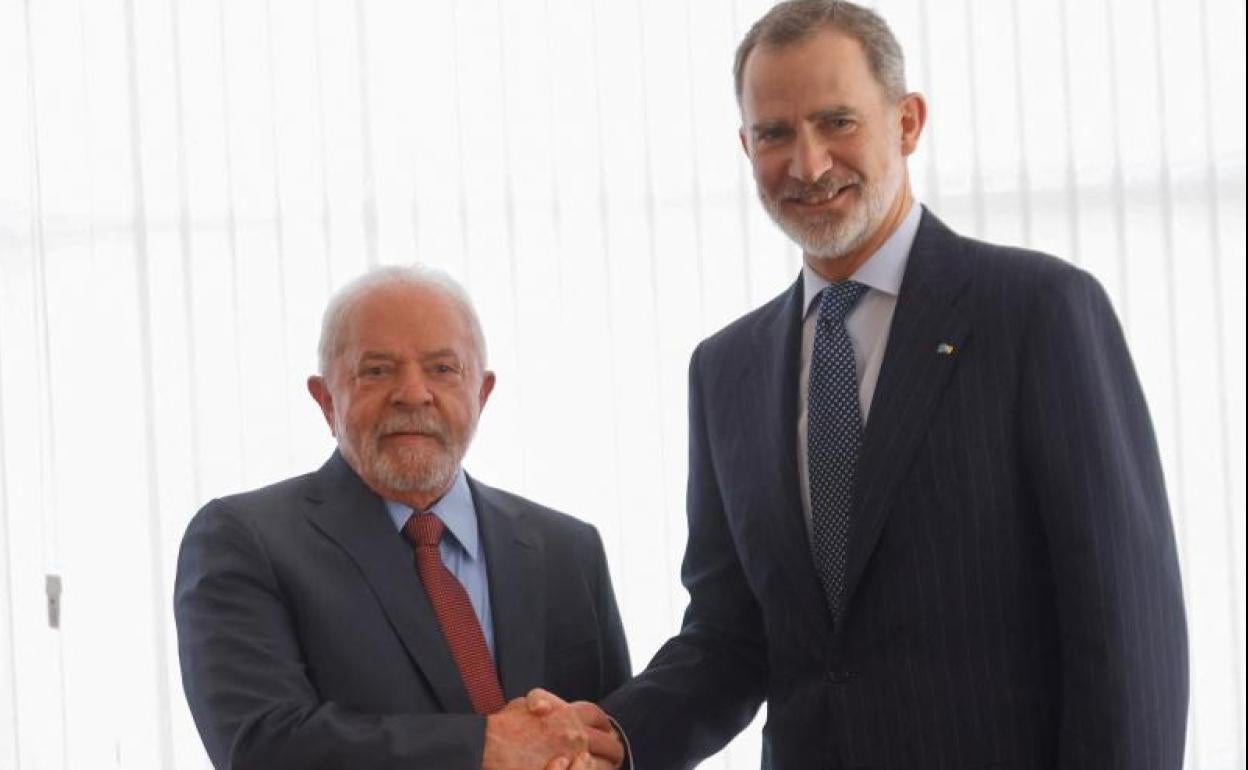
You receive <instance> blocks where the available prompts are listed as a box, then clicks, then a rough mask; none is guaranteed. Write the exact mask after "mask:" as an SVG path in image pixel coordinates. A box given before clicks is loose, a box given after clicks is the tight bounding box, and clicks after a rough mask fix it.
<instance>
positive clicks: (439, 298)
mask: <svg viewBox="0 0 1248 770" xmlns="http://www.w3.org/2000/svg"><path fill="white" fill-rule="evenodd" d="M344 327H345V328H344V330H343V334H342V343H343V344H342V349H341V350H340V351H339V352H338V354H337V355H336V356H335V357H334V359H333V361H332V364H331V366H330V371H328V372H326V376H325V377H312V378H310V379H309V380H308V388H309V390H310V391H311V392H312V396H313V397H314V398H315V399H316V401H317V403H318V404H319V405H320V407H321V411H322V412H323V413H324V414H325V419H326V421H327V422H328V423H329V426H330V429H331V430H332V431H333V433H334V436H335V437H336V438H337V440H338V448H339V450H340V451H341V452H342V455H343V457H344V458H345V459H346V461H347V464H348V465H350V466H351V467H352V468H353V469H354V470H355V472H356V473H357V474H359V476H360V478H362V479H363V480H364V481H365V483H367V484H368V486H369V487H371V488H372V489H373V490H374V491H376V492H377V493H378V494H380V495H382V496H383V497H387V498H390V499H397V500H402V501H404V502H409V504H412V502H410V501H415V502H418V503H419V505H420V507H422V508H424V507H427V506H428V505H430V504H432V503H433V502H434V501H436V500H437V498H439V497H441V496H442V494H443V493H445V492H446V490H447V489H448V488H449V487H450V485H451V483H452V481H454V478H455V474H456V472H457V471H458V469H459V465H460V462H461V461H462V460H463V457H464V453H465V452H467V451H468V444H469V443H470V442H471V440H472V435H473V432H474V431H475V430H476V427H477V418H478V417H479V416H480V414H481V409H482V407H484V406H485V402H486V399H487V398H488V397H489V394H490V391H491V389H492V388H493V386H494V375H493V374H492V373H490V372H483V371H482V370H481V365H480V362H479V361H478V358H477V351H476V348H475V344H474V342H473V337H472V331H471V328H470V327H469V324H468V321H467V319H466V318H465V317H464V316H463V314H462V313H461V312H460V310H459V308H458V307H457V306H456V304H455V302H454V301H453V300H452V299H451V298H450V297H448V296H447V295H446V294H445V293H444V292H442V291H441V290H439V289H437V288H433V287H424V286H422V287H412V286H402V285H389V286H383V287H380V288H377V289H373V290H371V291H369V292H367V293H366V294H364V295H363V296H361V297H360V298H357V300H356V301H355V303H354V304H353V306H352V308H351V310H350V312H349V313H348V316H347V318H346V320H345V321H344Z"/></svg>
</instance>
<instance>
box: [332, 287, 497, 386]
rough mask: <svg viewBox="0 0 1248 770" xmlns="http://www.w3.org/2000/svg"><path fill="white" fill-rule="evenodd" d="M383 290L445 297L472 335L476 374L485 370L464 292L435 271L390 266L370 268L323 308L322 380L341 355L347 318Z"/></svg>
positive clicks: (480, 335)
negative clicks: (423, 291)
mask: <svg viewBox="0 0 1248 770" xmlns="http://www.w3.org/2000/svg"><path fill="white" fill-rule="evenodd" d="M386 286H409V287H412V288H419V289H436V290H438V291H440V292H442V293H443V294H445V295H446V296H447V297H449V298H450V299H451V300H452V301H453V302H454V303H455V305H456V306H457V307H458V308H459V311H460V313H462V314H463V317H464V320H465V321H466V322H467V323H468V329H469V331H470V332H471V333H472V343H473V347H474V348H476V350H475V352H476V359H477V360H476V365H477V368H478V370H483V369H485V366H486V351H485V334H484V332H482V331H481V320H480V319H479V318H477V311H476V310H475V309H474V308H473V306H472V300H471V299H470V298H469V297H468V292H466V291H464V287H463V286H461V285H460V284H459V282H458V281H456V280H455V279H454V278H452V277H451V276H449V275H447V274H446V273H445V272H443V271H441V270H438V269H437V268H433V267H428V266H426V265H390V266H385V267H378V268H374V269H372V270H370V271H368V272H367V273H365V274H364V275H361V276H360V277H358V278H356V279H354V280H352V281H351V282H350V283H348V284H347V285H346V286H343V287H342V288H340V289H339V290H338V291H336V292H334V294H333V296H331V297H330V298H329V304H328V305H326V306H325V315H323V316H322V317H321V339H320V342H319V343H318V344H317V357H318V359H319V360H318V366H319V370H320V374H321V376H322V377H324V376H326V374H327V373H328V372H329V368H330V364H331V363H332V362H333V360H334V358H336V357H337V356H338V354H339V353H341V352H342V348H343V346H344V345H345V344H346V343H345V341H344V340H343V331H344V328H345V326H346V321H347V318H348V316H350V315H351V311H352V310H354V309H355V306H356V304H357V303H359V301H360V300H361V299H362V298H363V297H364V296H365V295H367V294H369V293H370V292H372V291H373V290H375V289H380V288H382V287H386Z"/></svg>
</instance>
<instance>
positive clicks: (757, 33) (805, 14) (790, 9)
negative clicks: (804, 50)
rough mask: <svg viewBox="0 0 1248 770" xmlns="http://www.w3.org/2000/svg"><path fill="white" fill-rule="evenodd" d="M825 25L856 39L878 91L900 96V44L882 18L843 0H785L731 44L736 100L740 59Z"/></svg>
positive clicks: (903, 80)
mask: <svg viewBox="0 0 1248 770" xmlns="http://www.w3.org/2000/svg"><path fill="white" fill-rule="evenodd" d="M824 28H831V29H835V30H837V31H838V32H842V33H844V34H845V35H847V36H849V37H851V38H853V39H854V40H857V41H858V43H859V44H860V45H861V46H862V50H863V52H865V53H866V55H867V64H868V66H870V68H871V74H872V75H874V76H875V80H876V82H877V83H879V84H880V87H881V88H883V89H884V95H885V96H886V97H888V98H889V99H891V100H893V101H898V100H900V99H901V97H903V96H905V95H906V63H905V58H904V56H903V55H902V53H901V45H900V44H898V42H897V38H895V37H893V31H892V30H891V29H889V28H888V23H887V22H885V21H884V19H883V18H881V17H880V16H879V14H877V13H876V12H875V11H872V10H871V9H869V8H863V7H862V6H860V5H855V4H853V3H849V2H845V0H785V2H782V3H777V4H776V5H775V6H773V7H772V9H771V10H770V11H768V12H767V13H765V14H764V15H763V17H762V18H761V19H759V20H758V21H756V22H754V26H752V27H750V31H749V32H747V33H745V37H744V38H743V39H742V40H741V44H740V45H738V46H737V55H736V58H735V59H734V60H733V65H732V76H733V85H734V86H735V88H736V93H737V103H738V104H739V103H740V102H741V91H742V88H743V87H744V83H743V79H744V76H745V60H746V59H748V58H749V57H750V53H751V52H752V51H753V50H754V49H755V48H757V47H758V46H759V45H764V46H768V47H771V48H784V47H785V46H789V45H793V44H794V43H799V42H802V41H803V40H805V39H806V38H808V37H810V36H811V35H813V34H814V33H815V32H817V31H819V30H820V29H824Z"/></svg>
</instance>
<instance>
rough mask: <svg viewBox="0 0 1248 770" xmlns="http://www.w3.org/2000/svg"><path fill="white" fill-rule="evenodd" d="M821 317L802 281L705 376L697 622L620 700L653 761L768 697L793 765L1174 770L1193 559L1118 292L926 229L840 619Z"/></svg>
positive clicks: (871, 452)
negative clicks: (1187, 579) (827, 475)
mask: <svg viewBox="0 0 1248 770" xmlns="http://www.w3.org/2000/svg"><path fill="white" fill-rule="evenodd" d="M801 297H802V287H801V281H800V280H799V281H798V283H797V285H795V286H794V287H793V288H792V290H790V291H788V292H786V293H785V294H783V295H781V296H779V297H777V298H776V299H775V300H773V301H771V302H770V303H768V304H767V305H764V306H763V307H761V308H759V309H758V310H756V311H754V312H752V313H750V314H748V315H746V316H745V317H743V318H741V319H740V320H738V321H736V322H735V323H733V324H731V325H730V326H728V327H727V328H725V329H724V330H722V331H720V332H719V333H718V334H716V335H715V336H713V337H711V338H709V339H707V340H706V341H705V342H703V343H702V344H701V345H700V346H699V347H698V349H697V351H696V352H695V353H694V355H693V360H692V363H691V366H690V403H689V414H690V417H689V422H690V438H689V465H690V468H689V489H688V515H689V542H688V547H687V550H686V552H685V561H684V567H683V571H682V578H683V581H684V584H685V586H686V587H687V588H688V590H689V593H690V603H689V607H688V610H687V612H686V614H685V620H684V624H683V627H682V630H681V632H680V634H679V635H678V636H677V637H675V638H673V639H672V640H670V641H669V642H668V643H667V644H666V645H665V646H664V647H663V648H662V649H661V650H660V651H659V653H658V654H657V655H656V656H655V658H654V660H653V661H652V662H651V663H650V666H649V667H648V668H647V670H646V671H645V672H644V673H642V674H641V675H640V676H638V677H637V678H636V679H635V680H633V681H632V682H631V683H629V684H628V685H626V686H625V687H624V688H623V689H622V690H620V691H618V692H616V693H615V694H613V695H612V696H610V697H609V698H608V699H607V701H606V702H605V704H604V705H605V706H606V708H607V710H608V712H609V713H611V714H613V715H614V716H615V717H616V718H617V719H618V720H619V722H620V723H621V724H622V725H623V727H624V729H625V731H626V733H627V734H628V737H629V739H630V742H631V744H632V750H633V754H634V757H635V759H636V762H637V766H638V767H639V768H644V770H665V769H666V768H688V767H692V766H693V765H694V764H696V761H697V760H698V759H699V758H701V757H704V756H706V755H708V754H710V753H712V752H714V751H716V750H718V749H719V748H720V747H721V746H723V745H724V743H726V742H727V741H728V740H729V739H730V738H731V736H733V735H734V734H735V733H736V732H737V731H738V730H740V729H741V728H742V727H743V726H744V725H745V724H746V723H748V721H749V720H750V719H751V717H752V716H753V714H754V712H755V710H756V709H757V708H758V706H759V704H760V703H761V702H762V701H763V700H764V699H765V700H766V701H767V706H768V711H767V725H766V728H765V729H764V749H763V766H764V767H765V768H772V769H773V770H810V769H811V768H837V769H841V768H845V769H848V768H858V769H865V768H876V769H880V768H889V769H891V770H924V769H926V768H947V769H948V770H975V769H978V768H1011V769H1013V768H1037V769H1040V768H1043V769H1045V770H1050V769H1052V768H1063V770H1074V768H1086V770H1115V769H1121V770H1145V769H1147V768H1160V769H1165V770H1178V768H1179V767H1180V766H1181V764H1182V756H1183V743H1184V730H1185V722H1186V714H1187V638H1186V629H1185V622H1184V610H1183V599H1182V592H1181V587H1180V581H1179V569H1178V564H1177V559H1176V554H1175V544H1174V537H1173V532H1172V527H1171V521H1170V515H1169V511H1168V507H1167V502H1166V493H1165V488H1164V485H1163V479H1162V472H1161V466H1160V463H1159V461H1158V455H1157V447H1156V443H1155V440H1154V437H1153V432H1152V427H1151V424H1150V421H1149V417H1148V412H1147V409H1146V406H1145V403H1144V398H1143V395H1142V393H1141V391H1140V387H1139V383H1138V381H1137V379H1136V375H1135V371H1134V369H1133V366H1132V363H1131V361H1130V358H1129V357H1128V354H1127V348H1126V344H1125V342H1124V340H1123V336H1122V332H1121V330H1120V328H1119V325H1118V323H1117V320H1116V319H1115V317H1114V315H1113V311H1112V310H1111V308H1110V304H1109V302H1108V300H1107V298H1106V297H1105V295H1104V293H1103V291H1102V290H1101V288H1100V286H1099V285H1098V284H1097V283H1096V282H1095V281H1094V280H1093V279H1092V278H1091V277H1090V276H1088V275H1087V274H1086V273H1084V272H1082V271H1080V270H1078V269H1076V268H1074V267H1072V266H1070V265H1067V264H1065V263H1063V262H1060V261H1058V260H1056V259H1053V258H1051V257H1046V256H1043V255H1040V254H1035V253H1031V252H1025V251H1021V250H1016V249H1005V248H1000V247H996V246H990V245H987V244H983V243H979V242H975V241H972V240H969V239H966V238H961V237H959V236H957V235H955V234H954V233H952V232H951V231H949V230H948V229H947V228H946V227H945V226H944V225H942V224H941V223H940V222H939V221H938V220H936V219H935V218H934V217H933V216H931V215H930V214H929V213H927V212H924V214H923V219H922V222H921V224H920V226H919V232H918V235H917V237H916V239H915V243H914V246H913V248H912V250H911V253H910V258H909V262H908V264H907V268H906V273H905V277H904V280H903V282H902V286H901V291H900V294H899V297H898V302H897V309H896V313H895V316H894V318H893V323H892V327H891V331H890V336H889V341H888V347H887V350H886V353H885V357H884V361H883V365H882V368H881V371H880V377H879V381H878V385H877V387H876V391H875V396H874V401H873V403H872V407H871V414H870V419H869V421H868V424H867V426H866V431H865V435H864V439H863V449H862V454H861V456H860V464H859V478H858V489H857V493H856V495H855V502H854V508H853V514H852V531H851V534H850V545H849V557H848V569H847V587H846V608H845V614H844V617H843V619H842V620H841V621H840V622H838V623H836V624H834V623H833V620H832V617H831V615H830V613H829V611H828V609H827V606H826V602H825V599H824V596H823V594H822V591H821V590H820V584H819V581H818V579H817V578H816V573H815V568H814V564H813V560H812V557H811V551H810V544H809V539H808V536H807V531H806V526H805V523H804V519H803V514H802V506H801V501H800V492H799V487H798V471H797V460H796V424H797V404H796V400H797V393H798V382H797V378H798V371H799V341H800V336H801V332H800V328H801ZM941 343H947V344H948V345H951V346H952V347H953V349H954V350H953V354H952V355H948V354H941V353H940V352H938V346H940V345H941Z"/></svg>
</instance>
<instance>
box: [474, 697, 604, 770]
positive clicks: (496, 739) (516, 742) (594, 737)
mask: <svg viewBox="0 0 1248 770" xmlns="http://www.w3.org/2000/svg"><path fill="white" fill-rule="evenodd" d="M623 761H624V745H623V744H622V743H621V742H620V739H619V737H618V736H617V735H616V733H615V728H614V727H612V725H611V721H610V720H609V719H608V718H607V715H606V714H605V713H603V711H602V709H600V708H598V707H597V706H595V705H594V704H592V703H587V702H585V701H578V702H576V703H566V702H564V701H563V700H561V699H560V698H559V697H558V696H556V695H553V694H552V693H549V692H547V691H545V690H542V689H534V690H532V691H530V692H529V694H528V695H527V696H525V697H523V698H516V699H515V700H513V701H512V702H511V703H508V704H507V706H506V708H504V709H503V710H502V711H499V712H497V713H495V714H491V715H489V716H488V717H486V722H485V753H484V756H483V757H482V759H481V768H482V770H615V768H618V767H619V766H620V764H621V763H622V762H623Z"/></svg>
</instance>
